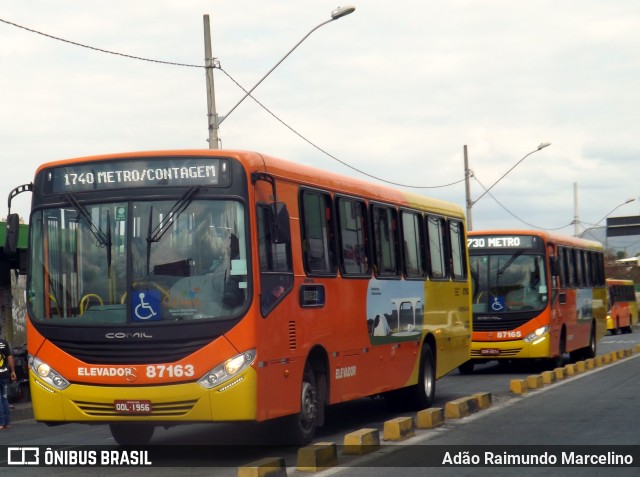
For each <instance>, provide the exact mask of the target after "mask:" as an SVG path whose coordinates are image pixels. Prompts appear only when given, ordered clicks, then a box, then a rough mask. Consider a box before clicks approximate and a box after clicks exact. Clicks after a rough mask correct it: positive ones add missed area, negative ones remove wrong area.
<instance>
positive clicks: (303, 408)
mask: <svg viewBox="0 0 640 477" xmlns="http://www.w3.org/2000/svg"><path fill="white" fill-rule="evenodd" d="M300 400H301V402H300V412H299V413H298V414H293V415H291V416H288V417H287V418H286V419H285V423H286V427H287V431H288V432H287V434H286V435H287V437H288V439H287V440H288V441H290V444H292V445H305V444H308V443H309V442H311V440H312V439H313V437H314V435H315V433H316V427H318V421H319V416H320V405H321V404H320V400H319V398H318V388H317V386H316V376H315V375H314V373H313V370H312V369H311V367H310V366H307V367H306V368H305V370H304V375H303V377H302V388H301V393H300ZM288 443H289V442H288Z"/></svg>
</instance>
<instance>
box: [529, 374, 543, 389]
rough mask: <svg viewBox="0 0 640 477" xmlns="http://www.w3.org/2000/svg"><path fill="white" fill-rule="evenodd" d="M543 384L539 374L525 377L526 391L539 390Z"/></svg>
mask: <svg viewBox="0 0 640 477" xmlns="http://www.w3.org/2000/svg"><path fill="white" fill-rule="evenodd" d="M543 384H544V381H543V380H542V376H541V375H540V374H534V375H532V376H527V388H528V389H538V388H541V387H542V386H543Z"/></svg>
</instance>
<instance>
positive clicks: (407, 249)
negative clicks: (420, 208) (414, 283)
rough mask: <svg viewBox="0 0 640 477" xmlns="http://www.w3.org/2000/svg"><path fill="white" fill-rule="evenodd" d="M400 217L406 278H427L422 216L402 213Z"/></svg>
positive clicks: (406, 212)
mask: <svg viewBox="0 0 640 477" xmlns="http://www.w3.org/2000/svg"><path fill="white" fill-rule="evenodd" d="M400 217H401V219H402V245H403V247H402V249H403V253H404V255H403V256H404V273H405V276H406V277H407V278H422V277H424V276H425V265H424V262H425V260H424V254H423V250H424V247H423V243H424V238H423V236H424V234H423V227H422V216H421V215H420V214H417V213H415V212H408V211H402V213H401V214H400Z"/></svg>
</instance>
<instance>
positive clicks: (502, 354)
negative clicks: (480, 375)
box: [471, 348, 522, 359]
mask: <svg viewBox="0 0 640 477" xmlns="http://www.w3.org/2000/svg"><path fill="white" fill-rule="evenodd" d="M521 350H522V348H512V349H501V350H500V351H499V352H498V354H491V355H486V354H482V351H481V350H479V349H472V350H471V357H472V358H489V359H492V358H498V357H499V358H513V357H514V356H517V355H518V353H519V352H520V351H521Z"/></svg>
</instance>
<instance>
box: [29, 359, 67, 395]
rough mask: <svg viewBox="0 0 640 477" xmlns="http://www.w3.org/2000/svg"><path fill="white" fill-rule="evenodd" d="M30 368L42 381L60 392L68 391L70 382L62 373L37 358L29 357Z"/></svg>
mask: <svg viewBox="0 0 640 477" xmlns="http://www.w3.org/2000/svg"><path fill="white" fill-rule="evenodd" d="M29 368H31V371H33V372H34V373H35V374H36V376H38V377H39V378H40V379H41V380H42V381H44V382H45V383H47V384H48V385H49V386H52V387H54V388H56V389H57V390H59V391H62V390H64V389H67V388H68V387H69V385H70V383H69V381H67V380H66V379H64V378H63V377H62V375H61V374H60V373H58V372H57V371H56V370H55V369H53V368H52V367H51V366H49V365H48V364H47V363H45V362H44V361H41V360H40V359H38V358H36V357H35V356H29Z"/></svg>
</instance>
